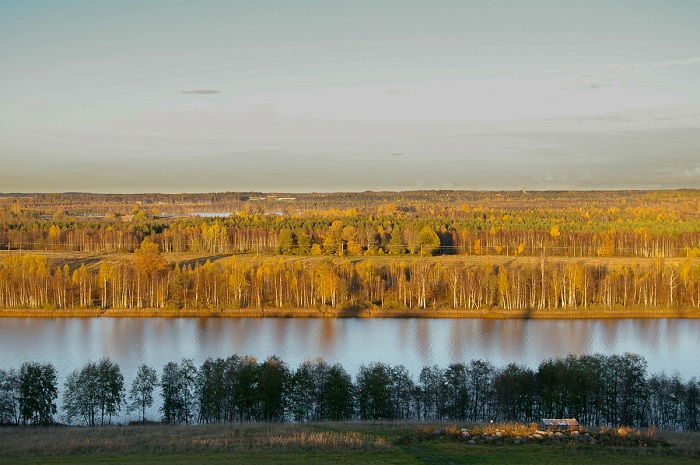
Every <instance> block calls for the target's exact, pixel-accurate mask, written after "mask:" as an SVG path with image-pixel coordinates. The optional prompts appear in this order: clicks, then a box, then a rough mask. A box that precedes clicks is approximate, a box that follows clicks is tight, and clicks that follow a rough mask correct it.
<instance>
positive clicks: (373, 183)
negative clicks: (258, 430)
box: [0, 0, 700, 193]
mask: <svg viewBox="0 0 700 465" xmlns="http://www.w3.org/2000/svg"><path fill="white" fill-rule="evenodd" d="M698 24H700V2H699V1H697V0H667V1H663V2H661V1H657V0H653V1H647V0H616V1H614V2H611V1H609V0H602V1H601V0H587V1H585V2H582V1H576V0H571V1H569V0H531V1H527V2H523V1H516V0H493V1H483V0H478V1H471V0H459V1H452V0H443V1H438V2H426V1H424V0H420V1H415V0H400V1H381V0H373V1H364V0H354V1H334V0H325V1H302V0H299V1H294V0H283V1H271V0H251V1H247V0H226V1H206V0H202V1H197V2H193V1H178V0H139V1H132V0H120V1H117V2H115V1H107V0H89V1H79V0H62V1H60V2H59V1H53V0H51V1H42V0H35V1H23V0H0V192H5V193H8V192H72V191H80V192H166V193H170V192H172V193H177V192H211V191H234V192H247V191H257V192H332V191H365V190H374V191H383V190H393V191H396V190H411V189H468V190H519V189H528V190H549V189H667V188H700V27H698Z"/></svg>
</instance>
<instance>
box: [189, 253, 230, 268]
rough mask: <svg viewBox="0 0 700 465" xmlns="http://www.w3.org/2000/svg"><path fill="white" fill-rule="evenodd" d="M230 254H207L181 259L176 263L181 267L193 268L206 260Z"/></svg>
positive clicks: (213, 259)
mask: <svg viewBox="0 0 700 465" xmlns="http://www.w3.org/2000/svg"><path fill="white" fill-rule="evenodd" d="M231 256H232V255H231V254H225V253H220V254H217V255H207V256H206V257H198V258H191V259H189V260H182V261H180V262H177V265H178V266H179V267H181V268H182V267H187V266H190V267H192V268H194V267H195V266H197V265H199V266H202V265H204V264H205V263H206V262H207V260H210V261H212V262H215V261H217V260H221V259H222V258H228V257H231Z"/></svg>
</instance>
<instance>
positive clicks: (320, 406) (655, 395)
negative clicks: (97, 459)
mask: <svg viewBox="0 0 700 465" xmlns="http://www.w3.org/2000/svg"><path fill="white" fill-rule="evenodd" d="M156 390H159V391H160V396H161V398H160V400H161V406H160V413H161V418H160V420H161V421H163V422H165V423H171V424H181V423H182V424H190V423H226V422H283V421H294V422H311V421H328V420H351V419H361V420H379V419H383V420H451V421H468V422H488V421H490V420H494V421H519V422H533V421H539V420H540V419H541V418H568V417H573V418H577V419H578V420H579V422H580V423H582V424H585V425H609V426H617V425H626V426H633V427H648V426H655V427H659V428H665V429H680V430H686V431H689V430H698V429H700V382H699V381H698V380H697V379H695V378H693V379H691V380H689V381H683V380H681V379H680V377H679V376H678V375H677V374H676V375H673V376H668V375H666V374H664V373H662V374H654V375H651V376H649V375H647V369H646V361H645V360H644V359H643V358H641V357H639V356H637V355H634V354H625V355H611V356H603V355H582V356H574V355H570V356H568V357H565V358H553V359H549V360H546V361H543V362H542V363H540V365H539V366H538V368H537V369H534V370H533V369H530V368H527V367H523V366H520V365H517V364H510V365H508V366H506V367H503V368H496V367H494V366H493V365H491V364H490V363H488V362H486V361H481V360H472V361H471V362H469V363H454V364H451V365H450V366H448V367H447V368H441V367H438V366H433V367H424V368H423V369H422V370H421V372H420V373H419V374H418V377H417V379H415V378H413V376H412V374H411V373H409V372H408V371H407V370H406V369H405V368H404V367H403V366H401V365H398V366H390V365H387V364H383V363H371V364H369V365H362V366H361V367H360V369H359V372H358V373H357V374H356V376H355V378H354V379H353V378H352V376H351V375H350V374H349V373H348V372H347V371H346V370H345V369H344V368H343V367H342V366H341V365H338V364H336V365H329V364H328V363H326V362H324V361H323V360H320V359H317V360H309V361H306V362H304V363H302V364H301V365H300V366H299V367H297V368H296V369H292V368H290V367H288V366H287V365H286V364H285V363H284V361H282V360H280V359H279V358H277V357H270V358H268V359H266V360H264V361H262V362H258V361H257V360H255V359H254V358H253V357H249V356H245V357H240V356H237V355H233V356H231V357H228V358H226V359H223V358H217V359H212V358H209V359H207V360H205V361H204V363H202V365H201V366H200V367H197V366H195V365H194V363H193V361H192V360H190V359H183V360H181V361H180V362H179V363H175V362H170V363H167V364H166V365H165V366H164V367H163V368H162V371H161V374H160V376H158V374H157V372H156V370H155V369H154V368H151V367H148V366H147V365H142V366H141V367H140V368H139V370H138V373H137V374H136V377H135V379H134V380H133V382H132V384H131V388H130V390H129V393H128V395H127V393H126V389H125V386H124V378H123V376H122V374H121V371H120V369H119V366H118V365H116V364H115V363H113V362H111V361H110V360H109V359H103V360H101V361H100V362H88V363H87V364H86V365H85V366H84V367H82V368H79V369H76V370H75V371H74V372H73V373H71V374H70V375H69V376H68V379H67V381H66V382H65V385H64V390H63V404H62V410H63V415H62V419H63V420H64V421H66V422H67V423H71V424H83V425H88V426H94V425H98V424H100V425H101V424H108V423H111V421H112V418H113V417H114V416H115V415H117V414H119V413H120V412H121V411H122V410H123V409H124V410H126V411H127V412H131V413H134V412H138V418H139V421H145V420H153V419H151V418H148V415H147V408H148V407H151V406H152V405H153V403H154V396H153V394H154V392H155V391H156ZM57 397H58V386H57V382H56V372H55V369H54V368H53V367H52V365H51V364H40V363H25V364H23V365H22V367H21V368H20V369H19V371H17V370H13V369H10V370H7V371H5V370H0V422H2V423H5V424H49V423H53V422H54V421H55V415H56V412H57V409H56V399H57Z"/></svg>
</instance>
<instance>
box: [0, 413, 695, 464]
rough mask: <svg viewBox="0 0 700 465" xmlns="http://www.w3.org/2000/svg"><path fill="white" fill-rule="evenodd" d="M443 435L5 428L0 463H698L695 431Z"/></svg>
mask: <svg viewBox="0 0 700 465" xmlns="http://www.w3.org/2000/svg"><path fill="white" fill-rule="evenodd" d="M450 428H452V430H450ZM450 431H458V430H455V429H454V427H452V426H450V425H437V426H429V425H422V424H421V425H415V424H402V423H339V424H338V423H336V424H333V423H329V424H310V425H270V424H252V425H240V424H238V425H210V426H189V427H187V426H162V425H147V426H129V427H104V428H75V427H47V428H22V427H19V428H16V427H5V428H2V429H0V463H3V464H5V463H7V464H39V463H41V464H67V463H71V464H88V463H105V464H109V463H125V464H129V463H134V464H166V463H167V464H170V465H175V464H191V463H198V464H200V463H204V464H218V463H228V464H231V463H233V464H237V463H241V464H244V463H245V464H253V465H254V464H268V463H285V464H297V463H299V464H327V463H363V464H366V465H371V464H375V463H376V464H426V463H429V464H530V463H532V464H555V463H556V464H561V463H596V464H598V465H605V464H627V463H629V464H659V463H678V464H685V463H688V464H691V463H700V435H698V434H697V433H696V434H687V433H663V434H658V433H657V434H656V435H655V436H654V437H653V438H651V439H649V438H648V437H646V436H643V440H639V439H631V438H630V439H629V440H624V441H623V440H620V439H619V438H618V439H617V440H614V441H604V440H602V439H601V440H599V441H598V443H596V444H588V443H585V444H584V443H581V442H578V441H573V440H571V441H552V440H547V439H545V440H543V441H530V442H528V443H527V444H514V443H512V441H510V442H509V441H500V442H493V443H489V442H488V441H486V442H484V441H483V440H478V439H477V441H476V442H477V444H469V443H468V442H467V441H466V440H465V439H464V438H463V437H462V436H461V435H460V434H451V433H450Z"/></svg>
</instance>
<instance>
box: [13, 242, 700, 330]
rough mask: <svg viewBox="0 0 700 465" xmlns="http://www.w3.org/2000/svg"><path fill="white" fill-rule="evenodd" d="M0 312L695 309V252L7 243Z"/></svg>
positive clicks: (591, 314)
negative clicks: (604, 254)
mask: <svg viewBox="0 0 700 465" xmlns="http://www.w3.org/2000/svg"><path fill="white" fill-rule="evenodd" d="M0 257H2V262H1V263H2V267H1V268H0V308H4V310H0V314H1V315H4V316H78V317H82V316H85V317H88V316H115V317H117V316H130V317H139V316H144V317H146V316H164V317H209V316H211V317H360V318H381V317H423V318H440V317H449V318H456V317H465V318H622V317H643V318H660V317H681V318H694V317H698V316H700V258H673V259H661V258H655V259H644V258H630V257H608V258H573V257H504V256H473V255H472V256H437V257H433V256H427V257H420V256H395V257H392V256H383V257H299V256H284V255H272V256H259V255H250V254H248V255H225V256H224V255H219V254H216V255H211V254H194V253H178V254H173V253H169V254H161V253H160V252H159V251H158V247H157V246H156V245H155V244H153V243H150V242H148V241H146V242H144V243H143V244H142V246H141V247H140V248H139V249H137V251H136V253H133V254H86V253H79V254H76V255H71V254H67V253H64V252H49V253H46V254H20V253H17V252H14V251H10V252H3V253H2V255H0Z"/></svg>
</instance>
